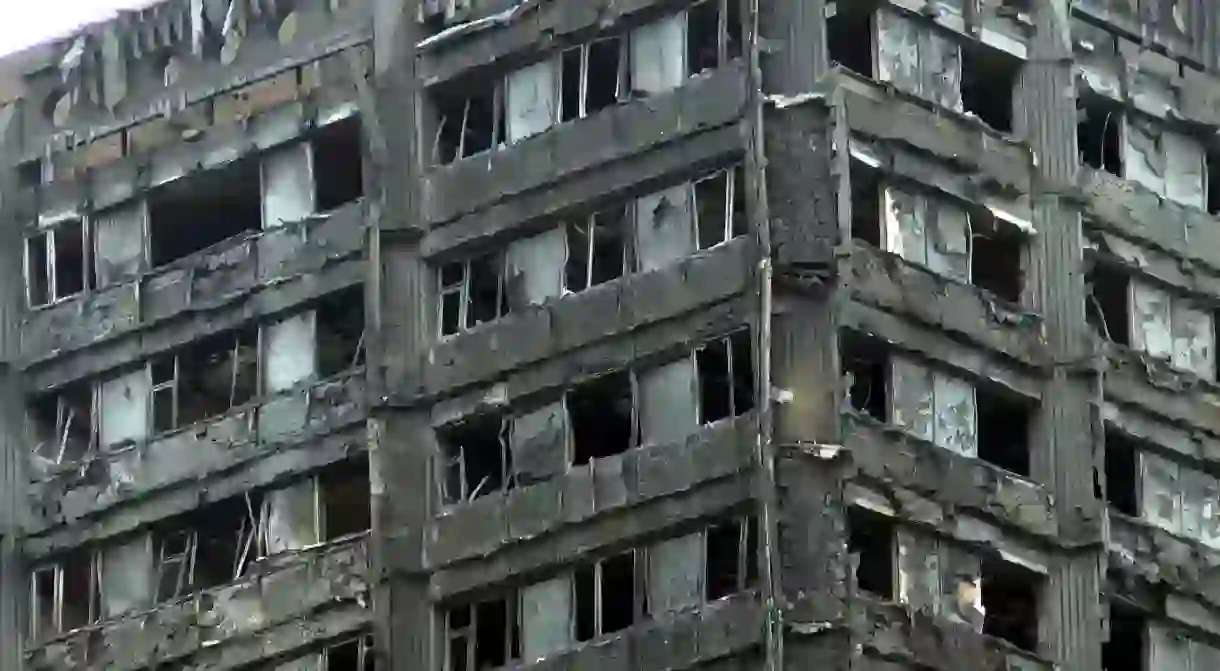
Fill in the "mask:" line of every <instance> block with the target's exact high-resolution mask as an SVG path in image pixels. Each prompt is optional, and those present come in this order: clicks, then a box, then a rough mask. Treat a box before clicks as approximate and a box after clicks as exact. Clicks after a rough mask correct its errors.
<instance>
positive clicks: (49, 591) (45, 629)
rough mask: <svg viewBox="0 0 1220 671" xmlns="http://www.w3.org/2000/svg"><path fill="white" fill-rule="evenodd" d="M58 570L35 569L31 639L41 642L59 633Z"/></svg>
mask: <svg viewBox="0 0 1220 671" xmlns="http://www.w3.org/2000/svg"><path fill="white" fill-rule="evenodd" d="M57 574H58V569H57V567H55V566H48V567H45V568H38V569H34V572H33V575H31V576H30V580H31V581H32V582H33V585H32V586H31V587H30V590H31V592H32V594H31V595H30V601H31V603H30V611H31V612H30V637H31V638H33V639H35V640H40V639H43V638H46V637H48V636H52V635H54V634H56V633H58V627H57V625H56V622H55V621H56V619H58V618H57V615H56V611H57V610H58V608H57V601H56V600H55V591H56V590H55V583H56V581H57V577H56V576H57Z"/></svg>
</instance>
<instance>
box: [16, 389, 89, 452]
mask: <svg viewBox="0 0 1220 671" xmlns="http://www.w3.org/2000/svg"><path fill="white" fill-rule="evenodd" d="M30 419H31V427H32V428H33V431H34V436H33V438H34V443H35V445H37V447H36V448H35V453H36V454H38V456H40V457H41V458H43V459H45V460H46V461H48V462H50V463H54V464H63V463H73V462H77V461H80V460H81V459H82V458H84V457H85V455H86V454H88V452H89V449H90V447H92V445H93V436H94V433H93V388H92V387H91V386H90V385H89V384H78V385H75V386H72V387H69V388H67V389H65V390H64V391H63V392H61V393H59V394H49V395H46V396H42V397H40V398H37V399H35V400H34V402H33V403H32V404H31V406H30Z"/></svg>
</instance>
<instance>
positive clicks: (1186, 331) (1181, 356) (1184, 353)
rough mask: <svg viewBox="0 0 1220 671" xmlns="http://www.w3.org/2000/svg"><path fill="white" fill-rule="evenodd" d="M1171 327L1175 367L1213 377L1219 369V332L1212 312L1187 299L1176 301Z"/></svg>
mask: <svg viewBox="0 0 1220 671" xmlns="http://www.w3.org/2000/svg"><path fill="white" fill-rule="evenodd" d="M1171 328H1172V331H1173V365H1174V367H1175V368H1180V369H1182V370H1188V371H1190V372H1192V373H1194V374H1195V375H1198V376H1199V377H1202V378H1205V379H1213V378H1214V377H1215V372H1216V355H1215V349H1216V348H1215V344H1216V334H1215V326H1214V323H1213V321H1212V315H1211V313H1210V312H1207V311H1205V310H1199V309H1196V308H1194V307H1192V306H1191V305H1190V303H1189V302H1188V301H1186V300H1181V299H1179V300H1174V301H1172V319H1171Z"/></svg>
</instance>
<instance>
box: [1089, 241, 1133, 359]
mask: <svg viewBox="0 0 1220 671" xmlns="http://www.w3.org/2000/svg"><path fill="white" fill-rule="evenodd" d="M1091 264H1092V267H1091V268H1090V269H1089V270H1088V272H1087V273H1086V274H1085V279H1084V282H1085V292H1086V293H1085V316H1086V318H1087V320H1088V322H1089V324H1090V325H1091V326H1092V327H1093V330H1094V331H1096V332H1097V334H1098V335H1100V336H1101V337H1103V338H1105V339H1106V340H1109V341H1110V342H1114V343H1118V344H1119V345H1127V344H1130V333H1129V331H1128V325H1127V309H1128V306H1127V293H1128V283H1129V282H1130V279H1129V278H1128V277H1127V276H1126V274H1124V273H1122V272H1119V271H1117V270H1115V269H1113V268H1110V267H1107V266H1106V265H1104V264H1101V263H1098V262H1097V261H1092V262H1091Z"/></svg>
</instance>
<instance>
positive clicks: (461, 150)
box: [432, 83, 506, 165]
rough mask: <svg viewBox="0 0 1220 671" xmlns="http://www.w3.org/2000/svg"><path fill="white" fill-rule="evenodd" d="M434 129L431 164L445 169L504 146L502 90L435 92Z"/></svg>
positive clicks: (485, 86) (489, 87) (484, 84)
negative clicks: (435, 123) (462, 160)
mask: <svg viewBox="0 0 1220 671" xmlns="http://www.w3.org/2000/svg"><path fill="white" fill-rule="evenodd" d="M432 102H433V104H434V105H435V108H436V118H437V119H438V121H437V124H438V125H437V129H436V137H435V138H434V140H433V143H432V162H433V164H435V165H444V164H446V163H451V162H453V161H456V160H458V159H462V158H466V157H468V156H474V155H475V154H479V153H482V152H485V151H488V150H490V149H494V148H495V147H498V146H499V145H500V143H502V142H504V138H505V137H506V133H505V120H504V109H503V108H504V104H503V99H502V92H501V87H500V86H498V85H496V86H488V85H487V84H486V83H483V84H482V85H479V86H473V87H471V90H470V91H469V95H467V94H466V92H464V91H436V92H434V93H433V95H432Z"/></svg>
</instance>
